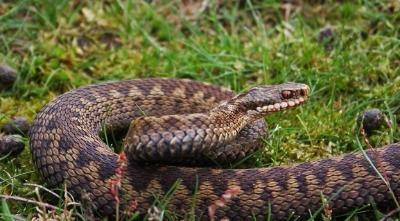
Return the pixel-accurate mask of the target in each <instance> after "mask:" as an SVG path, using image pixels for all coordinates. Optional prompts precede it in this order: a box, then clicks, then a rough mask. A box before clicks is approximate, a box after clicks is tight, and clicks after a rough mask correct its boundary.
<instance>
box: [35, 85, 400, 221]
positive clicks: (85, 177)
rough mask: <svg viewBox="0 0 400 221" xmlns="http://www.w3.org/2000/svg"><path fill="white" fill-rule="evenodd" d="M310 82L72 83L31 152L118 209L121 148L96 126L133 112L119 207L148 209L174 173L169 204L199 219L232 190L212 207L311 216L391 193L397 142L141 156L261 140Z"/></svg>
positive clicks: (244, 214) (100, 203) (46, 114)
mask: <svg viewBox="0 0 400 221" xmlns="http://www.w3.org/2000/svg"><path fill="white" fill-rule="evenodd" d="M308 91H309V89H308V87H307V86H306V85H302V84H294V83H288V84H282V85H276V86H264V87H256V88H253V89H251V90H249V91H248V92H245V93H242V94H239V95H236V96H235V95H234V93H233V92H231V91H229V90H226V89H221V88H219V87H215V86H211V85H206V84H203V83H199V82H194V81H188V80H174V79H143V80H133V81H122V82H115V83H107V84H100V85H94V86H89V87H85V88H81V89H76V90H73V91H71V92H68V93H66V94H64V95H61V96H60V97H58V98H57V99H55V100H54V101H53V102H51V103H50V104H48V105H46V107H44V108H43V110H42V111H40V113H39V114H38V115H37V117H36V119H35V121H34V123H33V126H32V129H31V132H30V146H31V150H32V156H33V161H34V163H35V165H36V167H37V168H38V170H39V172H40V174H41V175H42V176H43V177H44V179H45V180H46V182H47V183H48V184H50V185H52V186H56V185H60V184H63V183H65V184H66V185H67V188H68V190H69V191H70V192H71V193H72V194H73V195H74V196H76V197H78V198H79V197H80V196H81V195H82V194H86V195H87V196H88V197H89V198H90V199H91V201H92V202H93V207H94V208H95V209H96V210H97V211H100V213H101V214H103V215H113V214H115V208H116V199H115V196H114V195H113V194H112V191H111V189H110V188H111V187H110V186H111V185H110V182H112V181H113V180H114V179H116V176H117V175H116V170H117V168H118V155H117V154H116V153H114V152H113V151H112V150H110V149H109V147H108V146H107V145H106V144H105V143H104V142H103V141H102V139H101V138H100V136H99V134H100V133H101V131H102V129H103V128H104V125H106V127H107V128H109V129H113V130H119V129H123V128H127V127H128V126H129V124H130V123H131V121H132V120H133V119H135V120H134V121H132V125H131V127H130V130H129V131H128V136H127V138H126V139H125V152H126V154H127V156H128V159H129V160H128V166H127V168H126V171H125V173H124V174H123V175H122V177H121V178H120V179H121V187H120V188H119V194H120V196H121V198H122V199H123V200H122V201H121V207H120V208H126V207H128V206H127V205H128V204H129V202H135V203H136V205H137V210H138V211H140V212H141V213H145V212H146V211H147V209H148V208H150V207H151V206H152V203H153V202H154V200H155V198H157V197H162V196H165V195H166V194H167V192H168V191H169V190H170V188H171V187H172V186H174V184H175V183H176V181H177V180H178V181H179V182H178V183H177V185H176V187H175V189H174V191H173V195H172V197H171V198H170V200H169V201H168V204H167V205H168V209H169V210H170V211H173V212H174V213H175V214H177V215H178V216H182V217H185V215H187V214H190V213H192V212H194V213H195V214H196V217H197V218H200V219H208V218H210V217H208V212H207V209H208V208H209V207H210V205H214V204H215V202H216V201H217V200H218V199H220V198H221V196H222V195H224V194H226V193H227V191H229V190H235V191H236V194H235V196H234V197H231V199H230V200H227V201H226V202H225V205H223V206H220V207H217V208H216V211H215V216H216V217H219V218H225V217H226V218H230V219H231V220H252V219H257V220H258V219H259V220H265V219H266V218H268V217H270V218H272V220H285V219H287V218H290V217H299V216H300V217H304V216H307V215H309V214H310V212H311V213H312V212H315V211H316V210H318V209H320V208H321V206H322V205H323V204H324V203H325V204H326V205H329V208H331V209H332V210H333V211H334V212H337V211H346V210H348V209H351V208H355V207H359V206H361V205H364V204H368V203H371V202H375V203H383V202H393V199H392V195H391V194H390V191H389V190H388V186H390V187H391V189H392V190H393V193H394V194H395V195H396V196H399V193H400V185H399V184H400V173H399V172H400V160H399V159H400V151H399V149H398V148H399V146H400V145H399V144H392V145H389V146H386V147H384V148H380V149H377V150H374V151H372V150H369V151H367V152H366V154H367V156H368V158H369V159H370V162H369V161H368V160H367V158H366V157H365V156H364V155H362V154H359V153H351V154H347V155H344V156H339V157H335V158H329V159H323V160H320V161H315V162H306V163H301V164H296V165H291V166H283V167H272V168H256V169H211V168H195V167H193V168H192V167H183V166H161V165H148V164H147V163H144V162H151V161H152V162H159V163H161V164H163V165H164V164H167V163H175V164H183V163H193V161H196V162H197V163H200V164H212V162H222V163H227V162H231V161H232V160H236V159H240V158H243V157H244V156H245V155H246V154H248V153H250V152H253V151H254V150H255V148H256V147H257V146H260V140H259V136H262V135H264V134H265V132H266V127H265V124H264V122H263V120H262V119H261V118H262V117H263V116H265V115H266V114H268V113H270V112H275V111H279V110H283V109H286V108H289V107H294V106H297V105H299V104H301V103H303V102H304V101H305V100H306V99H307V96H308V93H309V92H308ZM171 114H172V115H171ZM377 162H378V163H379V164H378V165H379V166H376V168H374V167H373V166H372V164H374V165H377ZM377 170H378V171H380V172H381V174H383V178H385V179H386V181H387V182H386V183H385V181H384V180H383V179H382V177H381V176H379V175H378V173H377V172H376V171H377ZM326 205H325V206H326Z"/></svg>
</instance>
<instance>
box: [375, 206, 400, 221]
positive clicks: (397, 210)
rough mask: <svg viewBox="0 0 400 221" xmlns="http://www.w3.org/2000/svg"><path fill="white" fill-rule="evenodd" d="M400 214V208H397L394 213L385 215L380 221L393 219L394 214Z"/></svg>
mask: <svg viewBox="0 0 400 221" xmlns="http://www.w3.org/2000/svg"><path fill="white" fill-rule="evenodd" d="M398 212H400V208H396V209H394V210H392V211H390V212H389V213H387V214H385V215H384V216H383V217H382V219H380V220H379V221H386V220H388V219H389V218H390V217H392V216H393V215H394V214H396V213H398Z"/></svg>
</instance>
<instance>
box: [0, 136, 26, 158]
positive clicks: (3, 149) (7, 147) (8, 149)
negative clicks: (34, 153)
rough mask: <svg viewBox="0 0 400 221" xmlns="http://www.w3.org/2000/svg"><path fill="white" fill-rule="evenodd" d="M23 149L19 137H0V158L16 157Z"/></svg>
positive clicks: (23, 145)
mask: <svg viewBox="0 0 400 221" xmlns="http://www.w3.org/2000/svg"><path fill="white" fill-rule="evenodd" d="M24 148H25V143H24V142H23V140H22V137H21V136H20V135H0V157H3V156H6V155H8V154H9V155H10V156H17V155H19V154H20V153H21V152H22V151H23V150H24Z"/></svg>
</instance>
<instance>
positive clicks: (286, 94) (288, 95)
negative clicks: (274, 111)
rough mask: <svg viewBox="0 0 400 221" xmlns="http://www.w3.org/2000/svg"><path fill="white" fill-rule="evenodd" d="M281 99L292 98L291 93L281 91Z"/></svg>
mask: <svg viewBox="0 0 400 221" xmlns="http://www.w3.org/2000/svg"><path fill="white" fill-rule="evenodd" d="M282 97H283V98H285V99H289V98H291V97H292V92H291V91H282Z"/></svg>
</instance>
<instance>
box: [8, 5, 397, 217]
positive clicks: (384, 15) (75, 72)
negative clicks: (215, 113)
mask: <svg viewBox="0 0 400 221" xmlns="http://www.w3.org/2000/svg"><path fill="white" fill-rule="evenodd" d="M312 2H313V1H303V3H300V4H299V5H292V6H293V7H292V8H291V9H290V11H289V9H288V8H287V7H286V6H287V5H286V6H285V5H284V4H282V3H281V2H280V1H277V0H275V1H274V0H269V1H250V0H243V1H237V3H228V2H223V1H209V3H208V7H207V8H206V9H205V10H203V11H196V9H197V8H199V7H195V6H193V4H184V3H179V2H178V1H171V2H169V1H161V0H159V1H156V2H155V3H152V4H147V3H145V2H142V1H138V0H133V1H123V0H117V1H67V0H57V1H50V0H45V1H37V0H16V1H4V0H0V33H2V34H1V35H0V63H8V64H9V65H11V66H12V67H14V68H15V69H17V70H18V78H17V81H16V83H15V84H14V85H13V87H12V88H11V89H9V90H0V126H1V125H2V124H5V123H6V122H8V121H9V119H10V118H11V117H12V116H24V117H27V118H28V119H30V120H33V118H34V116H35V115H36V113H37V112H38V111H39V110H40V108H41V107H42V106H43V105H45V104H46V103H48V102H49V101H50V100H51V99H53V98H54V97H56V96H57V95H59V94H62V93H63V92H66V91H69V90H71V89H74V88H77V87H80V86H83V85H88V84H92V83H97V82H103V81H109V80H123V79H133V78H146V77H155V76H161V77H174V78H192V79H196V80H199V81H205V82H210V83H213V84H216V85H221V86H226V87H230V88H232V89H233V90H236V91H242V90H245V89H248V88H250V87H252V86H254V85H261V84H275V83H282V82H287V81H295V82H303V83H307V84H309V85H310V87H311V88H312V96H311V99H310V100H309V102H308V103H307V104H306V105H304V106H303V107H302V108H298V109H296V110H293V111H290V112H285V113H278V114H275V115H273V116H269V117H268V119H267V121H268V123H269V126H270V136H269V138H268V139H267V140H265V149H264V150H262V151H260V152H259V153H257V154H255V155H254V156H251V157H250V159H249V160H247V161H246V162H244V164H245V165H246V166H251V167H262V166H273V165H281V164H286V163H290V162H301V161H309V160H311V159H318V158H323V157H330V156H333V155H338V154H341V153H344V152H351V151H355V150H358V148H359V143H358V134H357V133H356V132H355V130H353V128H355V119H356V117H357V115H358V114H359V113H360V112H361V111H363V110H365V109H367V108H371V107H377V108H380V109H381V110H382V111H383V112H384V113H385V114H386V115H387V116H389V118H390V120H391V121H392V122H393V128H392V129H390V130H389V129H385V130H382V131H380V132H379V133H378V134H377V135H375V136H373V137H372V138H371V140H370V141H371V143H372V145H373V146H381V145H384V144H388V143H393V142H394V141H398V140H399V138H400V132H399V130H398V128H397V126H396V125H397V124H396V122H398V119H399V113H400V111H399V110H400V104H399V100H400V91H399V90H398V89H399V88H400V40H399V39H400V28H399V27H400V4H399V2H398V1H395V0H392V1H390V0H388V1H377V0H376V1H375V0H374V1H368V0H363V1H361V0H359V1H343V2H335V1H327V3H325V4H320V3H312ZM193 11H194V13H192V12H193ZM328 25H329V26H332V27H334V28H335V30H336V35H335V38H334V39H333V41H327V42H325V43H321V42H319V40H318V35H319V30H320V29H321V28H323V27H326V26H328ZM327 44H329V45H327ZM329 48H330V49H329ZM28 149H29V148H28V147H27V148H26V150H25V151H24V153H23V154H22V155H21V156H20V157H18V158H15V159H8V158H7V159H2V160H1V162H0V193H1V194H8V195H14V196H21V197H25V198H36V194H35V191H34V188H32V186H26V185H24V183H25V182H28V183H36V184H41V183H43V181H41V180H40V178H39V176H38V174H37V172H36V171H35V170H34V167H33V165H32V162H31V158H30V153H29V150H28ZM241 165H242V164H241ZM241 165H239V166H241ZM1 208H2V209H1V210H0V211H1V213H2V214H3V218H4V219H10V218H7V217H10V216H13V215H15V214H19V215H20V216H22V217H28V218H29V217H30V216H31V215H30V214H32V213H33V212H35V206H34V205H32V204H27V203H20V202H18V203H16V202H14V201H7V202H5V201H2V207H1ZM60 208H63V205H60ZM377 213H378V212H377ZM378 214H379V213H378ZM379 216H381V215H378V216H376V217H375V218H376V219H378V218H379ZM362 218H363V214H362V213H360V212H355V213H354V214H352V215H348V220H358V219H362ZM372 219H373V218H372Z"/></svg>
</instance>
